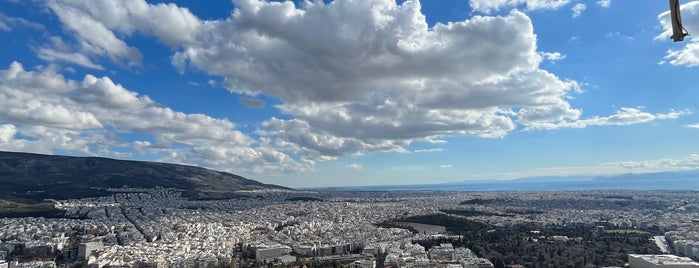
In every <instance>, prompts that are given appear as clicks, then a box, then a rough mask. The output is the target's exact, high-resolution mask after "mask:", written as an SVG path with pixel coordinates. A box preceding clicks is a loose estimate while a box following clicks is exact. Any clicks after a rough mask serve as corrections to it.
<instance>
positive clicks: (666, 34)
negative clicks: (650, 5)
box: [655, 1, 699, 67]
mask: <svg viewBox="0 0 699 268" xmlns="http://www.w3.org/2000/svg"><path fill="white" fill-rule="evenodd" d="M681 13H682V24H683V26H684V28H686V29H687V31H688V32H689V33H690V34H693V33H699V1H691V2H688V3H685V4H682V6H681ZM658 21H659V22H660V26H661V27H662V29H663V32H662V33H660V34H659V35H658V36H656V37H655V39H656V40H671V39H670V36H672V24H671V23H670V11H669V10H668V11H666V12H663V13H661V14H660V15H658ZM665 62H668V63H670V64H672V65H679V66H688V67H694V66H698V65H699V39H696V38H693V37H692V36H691V35H690V36H687V37H686V38H685V41H684V47H682V48H681V49H670V50H668V52H667V55H666V56H665V60H663V61H662V62H661V63H665Z"/></svg>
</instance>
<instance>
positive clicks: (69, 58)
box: [37, 48, 104, 70]
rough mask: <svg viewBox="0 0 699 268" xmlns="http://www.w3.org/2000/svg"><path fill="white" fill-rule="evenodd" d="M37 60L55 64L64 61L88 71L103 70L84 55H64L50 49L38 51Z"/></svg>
mask: <svg viewBox="0 0 699 268" xmlns="http://www.w3.org/2000/svg"><path fill="white" fill-rule="evenodd" d="M37 56H38V57H39V58H41V59H42V60H45V61H50V62H55V61H65V62H69V63H73V64H77V65H80V66H83V67H86V68H90V69H97V70H104V67H102V66H101V65H99V64H95V63H94V62H92V61H91V60H90V59H89V58H87V57H86V56H85V55H83V54H80V53H65V52H60V51H56V50H54V49H51V48H42V49H39V50H38V55H37Z"/></svg>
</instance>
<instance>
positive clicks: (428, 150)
mask: <svg viewBox="0 0 699 268" xmlns="http://www.w3.org/2000/svg"><path fill="white" fill-rule="evenodd" d="M441 151H444V149H442V148H430V149H418V150H414V151H413V153H434V152H441Z"/></svg>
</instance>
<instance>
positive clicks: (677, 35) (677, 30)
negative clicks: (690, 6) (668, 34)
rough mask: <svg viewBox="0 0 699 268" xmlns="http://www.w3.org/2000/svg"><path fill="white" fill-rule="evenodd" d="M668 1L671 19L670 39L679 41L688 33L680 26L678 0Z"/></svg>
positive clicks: (680, 18)
mask: <svg viewBox="0 0 699 268" xmlns="http://www.w3.org/2000/svg"><path fill="white" fill-rule="evenodd" d="M669 1H670V18H671V20H672V40H673V41H675V42H680V41H683V40H684V37H685V36H688V35H689V33H688V32H687V30H685V29H684V27H682V17H681V16H680V0H669Z"/></svg>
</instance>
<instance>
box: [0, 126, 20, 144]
mask: <svg viewBox="0 0 699 268" xmlns="http://www.w3.org/2000/svg"><path fill="white" fill-rule="evenodd" d="M15 134H17V128H16V127H15V126H13V125H10V124H4V125H0V141H2V142H4V143H8V142H10V140H11V139H12V137H14V136H15Z"/></svg>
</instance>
